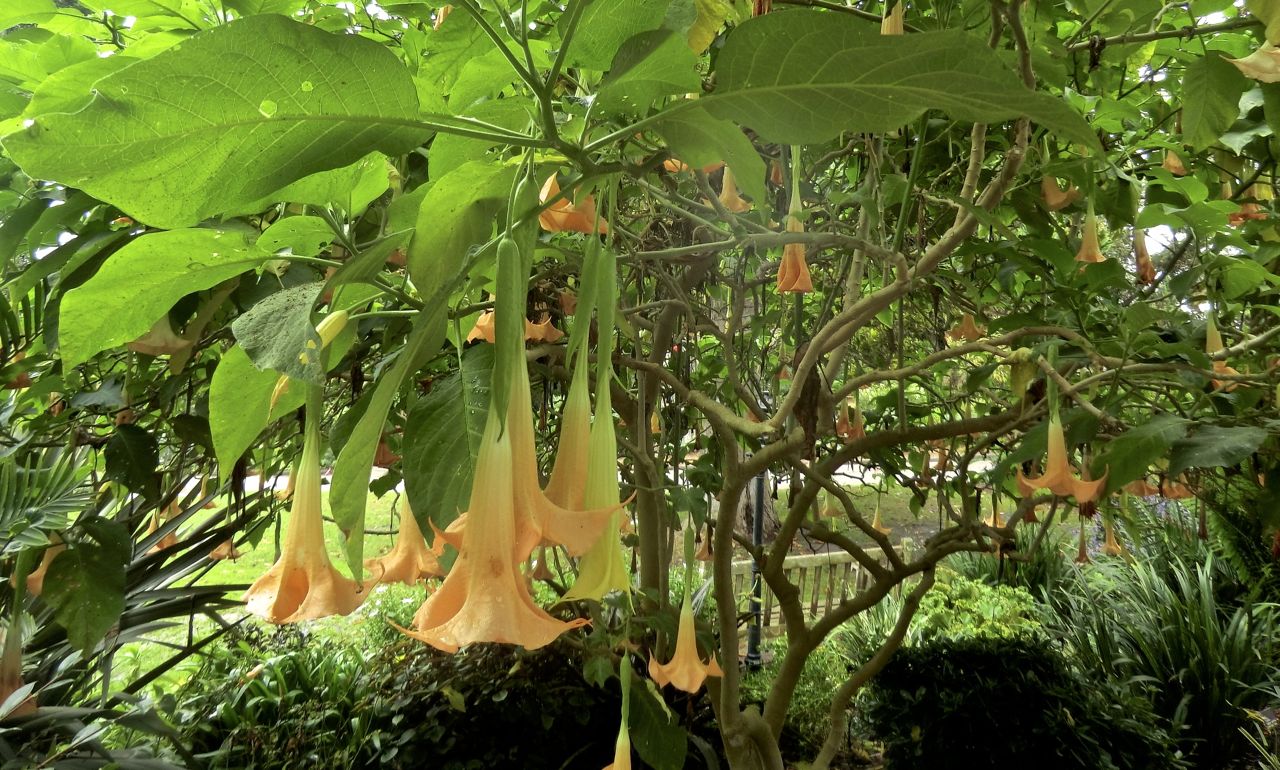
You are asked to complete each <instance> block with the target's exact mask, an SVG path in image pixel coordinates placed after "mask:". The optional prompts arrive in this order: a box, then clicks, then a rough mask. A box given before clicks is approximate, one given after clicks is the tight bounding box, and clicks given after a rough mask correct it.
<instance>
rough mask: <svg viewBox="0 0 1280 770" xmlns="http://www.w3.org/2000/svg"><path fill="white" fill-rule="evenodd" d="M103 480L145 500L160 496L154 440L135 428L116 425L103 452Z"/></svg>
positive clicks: (157, 458) (156, 448)
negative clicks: (114, 483)
mask: <svg viewBox="0 0 1280 770" xmlns="http://www.w3.org/2000/svg"><path fill="white" fill-rule="evenodd" d="M103 454H104V455H105V456H106V461H107V474H106V475H107V478H109V479H113V480H115V481H118V482H120V483H121V484H124V485H125V486H126V487H128V488H129V489H130V490H131V491H133V492H137V493H138V494H140V495H142V496H143V497H145V498H147V499H148V500H152V501H154V500H157V499H159V497H160V474H159V473H157V472H156V466H157V465H159V464H160V449H159V445H158V444H157V443H156V437H155V436H153V435H151V434H150V433H149V432H147V430H146V429H145V428H140V427H138V426H137V425H120V426H118V427H117V428H116V430H115V433H112V434H111V438H109V439H107V446H106V449H104V450H103Z"/></svg>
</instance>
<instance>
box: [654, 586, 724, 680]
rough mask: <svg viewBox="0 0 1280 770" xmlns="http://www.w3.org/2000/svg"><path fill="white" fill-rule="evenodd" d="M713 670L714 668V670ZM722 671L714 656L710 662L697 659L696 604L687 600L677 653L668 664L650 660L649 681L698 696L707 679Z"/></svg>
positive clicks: (677, 640) (682, 615) (682, 608)
mask: <svg viewBox="0 0 1280 770" xmlns="http://www.w3.org/2000/svg"><path fill="white" fill-rule="evenodd" d="M713 667H714V668H713ZM722 673H723V672H722V671H721V670H720V666H719V664H718V663H716V659H715V655H712V656H711V659H710V661H709V662H707V663H703V662H702V658H700V657H698V639H697V633H696V627H695V624H694V620H693V605H692V603H691V602H690V601H689V598H688V597H685V600H684V603H683V604H682V605H681V606H680V626H679V629H678V630H677V632H676V651H675V654H674V655H672V656H671V660H670V661H668V662H667V663H659V662H658V659H657V658H650V659H649V678H651V679H653V681H654V682H657V683H658V686H659V687H666V686H667V685H671V686H672V687H674V688H676V689H677V690H684V691H685V692H688V693H696V692H697V691H698V690H699V689H701V688H702V684H703V682H705V681H706V680H707V677H708V676H720V675H721V674H722Z"/></svg>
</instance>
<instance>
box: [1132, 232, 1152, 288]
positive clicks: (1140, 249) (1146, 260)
mask: <svg viewBox="0 0 1280 770" xmlns="http://www.w3.org/2000/svg"><path fill="white" fill-rule="evenodd" d="M1133 257H1134V261H1135V262H1136V264H1137V267H1138V270H1137V279H1138V283H1139V284H1141V285H1143V286H1151V285H1152V284H1154V283H1155V282H1156V266H1155V264H1154V263H1153V262H1152V261H1151V254H1150V253H1149V252H1148V251H1147V237H1146V235H1145V234H1144V232H1143V231H1142V230H1139V229H1137V228H1135V229H1134V231H1133Z"/></svg>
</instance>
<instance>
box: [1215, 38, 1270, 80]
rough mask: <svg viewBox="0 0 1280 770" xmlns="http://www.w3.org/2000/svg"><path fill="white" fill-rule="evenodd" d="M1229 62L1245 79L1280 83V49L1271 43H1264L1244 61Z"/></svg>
mask: <svg viewBox="0 0 1280 770" xmlns="http://www.w3.org/2000/svg"><path fill="white" fill-rule="evenodd" d="M1227 61H1229V62H1231V63H1232V64H1234V65H1236V68H1237V69H1239V70H1240V71H1241V72H1242V73H1244V76H1245V77H1247V78H1252V79H1254V80H1256V81H1258V82H1259V83H1280V49H1277V48H1276V47H1275V45H1273V44H1272V43H1270V42H1267V43H1263V44H1262V45H1261V46H1260V47H1259V48H1258V49H1257V50H1256V51H1254V52H1253V53H1251V54H1249V55H1248V56H1246V57H1244V58H1243V59H1227Z"/></svg>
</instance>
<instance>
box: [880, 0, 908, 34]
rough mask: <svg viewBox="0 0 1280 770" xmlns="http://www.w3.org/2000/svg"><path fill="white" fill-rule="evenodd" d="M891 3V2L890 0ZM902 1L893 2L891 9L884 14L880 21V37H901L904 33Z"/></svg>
mask: <svg viewBox="0 0 1280 770" xmlns="http://www.w3.org/2000/svg"><path fill="white" fill-rule="evenodd" d="M890 1H891V2H893V0H890ZM902 14H903V7H902V0H896V2H893V9H892V10H890V11H888V12H887V13H885V15H884V16H883V17H882V18H881V19H880V34H881V35H901V34H903V32H904V29H903V23H902Z"/></svg>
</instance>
